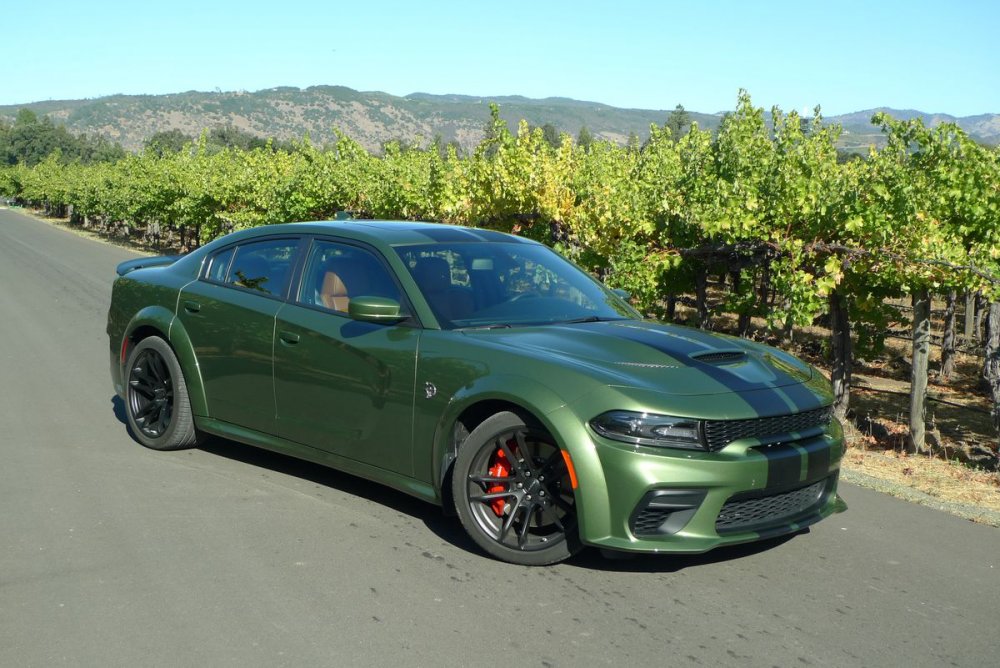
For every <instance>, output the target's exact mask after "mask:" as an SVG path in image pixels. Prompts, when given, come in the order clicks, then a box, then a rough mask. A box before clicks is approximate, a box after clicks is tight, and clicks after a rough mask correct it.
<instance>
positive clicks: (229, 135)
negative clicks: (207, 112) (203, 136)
mask: <svg viewBox="0 0 1000 668" xmlns="http://www.w3.org/2000/svg"><path fill="white" fill-rule="evenodd" d="M208 143H209V144H211V145H213V146H217V147H219V148H238V149H243V150H244V151H249V150H251V149H255V148H264V147H265V146H267V140H266V139H264V138H263V137H258V136H257V135H255V134H253V133H252V132H247V131H246V130H241V129H240V128H238V127H236V126H235V125H222V126H219V127H216V128H213V129H212V130H211V131H210V132H209V133H208Z"/></svg>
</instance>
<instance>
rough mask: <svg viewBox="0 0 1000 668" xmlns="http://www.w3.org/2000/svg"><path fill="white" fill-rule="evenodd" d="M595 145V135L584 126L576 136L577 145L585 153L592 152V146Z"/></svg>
mask: <svg viewBox="0 0 1000 668" xmlns="http://www.w3.org/2000/svg"><path fill="white" fill-rule="evenodd" d="M593 143H594V135H592V134H591V133H590V130H588V129H587V126H586V125H584V126H583V127H582V128H580V132H579V133H578V134H577V135H576V145H577V146H579V147H581V148H582V149H583V150H585V151H589V150H590V146H591V144H593Z"/></svg>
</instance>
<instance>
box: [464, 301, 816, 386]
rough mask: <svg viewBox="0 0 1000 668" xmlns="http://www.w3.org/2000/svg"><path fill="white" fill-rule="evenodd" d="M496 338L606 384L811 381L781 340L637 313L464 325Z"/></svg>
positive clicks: (807, 369)
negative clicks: (771, 343)
mask: <svg viewBox="0 0 1000 668" xmlns="http://www.w3.org/2000/svg"><path fill="white" fill-rule="evenodd" d="M466 333H467V334H468V335H470V336H476V337H477V338H479V337H481V339H482V340H486V341H490V342H491V343H493V344H494V345H498V346H502V347H505V348H509V349H511V350H512V351H519V352H520V353H522V354H528V355H532V356H535V357H539V358H542V359H544V360H546V361H549V362H552V363H556V364H563V365H568V366H571V367H575V368H578V369H580V368H583V369H585V370H586V372H588V373H589V375H592V376H595V375H596V376H600V377H603V379H604V381H605V383H606V384H608V385H612V386H620V387H635V388H641V389H648V390H654V391H657V392H662V393H664V394H670V395H678V396H682V395H683V396H695V395H712V394H727V393H732V392H750V391H753V390H761V389H767V388H778V387H787V386H790V385H797V384H801V383H805V382H807V381H809V380H810V379H811V378H812V373H813V372H812V368H811V367H810V366H809V365H808V364H806V363H804V362H802V361H800V360H798V359H796V358H795V357H793V356H791V355H788V354H787V353H784V352H782V351H780V350H777V349H775V348H770V347H768V346H764V345H760V344H757V343H754V342H751V341H747V340H744V339H737V338H733V337H728V336H722V335H719V334H712V333H709V332H703V331H701V330H697V329H690V328H687V327H680V326H677V325H667V324H663V323H657V322H649V321H639V320H618V321H610V322H588V323H575V324H563V325H546V326H543V327H523V328H512V329H492V330H466Z"/></svg>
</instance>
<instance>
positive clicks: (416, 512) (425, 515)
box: [199, 436, 477, 552]
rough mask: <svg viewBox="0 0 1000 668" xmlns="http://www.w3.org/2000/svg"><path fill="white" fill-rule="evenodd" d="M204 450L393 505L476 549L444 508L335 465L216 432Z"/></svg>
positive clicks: (436, 531) (451, 539)
mask: <svg viewBox="0 0 1000 668" xmlns="http://www.w3.org/2000/svg"><path fill="white" fill-rule="evenodd" d="M199 448H200V449H201V450H203V451H205V452H209V453H211V454H213V455H217V456H219V457H225V458H226V459H230V460H233V461H238V462H242V463H244V464H249V465H251V466H256V467H259V468H263V469H267V470H269V471H274V472H276V473H281V474H284V475H288V476H293V477H295V478H299V479H302V480H308V481H310V482H313V483H316V484H317V485H322V486H324V487H329V488H330V489H335V490H338V491H341V492H344V493H346V494H351V495H352V496H357V497H360V498H363V499H367V500H369V501H371V502H372V503H377V504H380V505H383V506H387V507H389V508H392V509H393V510H395V511H397V512H399V513H402V514H404V515H409V516H410V517H412V518H413V519H415V520H419V521H421V522H423V523H424V525H425V526H426V527H427V528H428V529H430V530H431V531H432V532H433V533H434V534H435V535H436V536H438V537H439V538H441V540H444V541H446V542H448V543H450V544H452V545H454V546H455V547H458V548H460V549H463V550H466V551H469V552H476V551H477V549H476V547H475V543H473V542H472V540H471V539H470V538H469V537H468V536H467V535H466V534H465V531H464V530H463V529H462V526H461V524H459V522H458V520H457V519H456V518H454V517H446V516H445V515H444V513H443V512H442V510H441V508H439V507H437V506H434V505H432V504H430V503H427V502H425V501H421V500H420V499H417V498H415V497H412V496H409V495H408V494H404V493H403V492H399V491H397V490H394V489H392V488H391V487H386V486H384V485H380V484H378V483H375V482H371V481H369V480H365V479H364V478H359V477H357V476H353V475H351V474H349V473H343V472H341V471H338V470H336V469H332V468H328V467H326V466H321V465H319V464H313V463H312V462H307V461H304V460H301V459H296V458H294V457H289V456H287V455H282V454H278V453H276V452H271V451H270V450H263V449H261V448H255V447H253V446H249V445H243V444H242V443H237V442H236V441H229V440H226V439H224V438H219V437H216V436H212V437H210V438H209V439H208V440H207V441H205V443H203V444H202V445H200V446H199Z"/></svg>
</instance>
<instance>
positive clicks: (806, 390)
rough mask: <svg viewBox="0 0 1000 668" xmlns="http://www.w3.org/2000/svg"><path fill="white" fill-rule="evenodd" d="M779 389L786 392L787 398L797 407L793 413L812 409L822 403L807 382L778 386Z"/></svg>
mask: <svg viewBox="0 0 1000 668" xmlns="http://www.w3.org/2000/svg"><path fill="white" fill-rule="evenodd" d="M793 380H794V379H793ZM778 391H779V392H782V393H784V395H785V398H786V399H788V401H789V402H791V404H792V405H793V406H794V407H795V410H794V411H791V412H793V413H801V412H804V411H811V410H813V409H814V408H819V407H820V405H821V404H820V399H819V398H818V397H817V396H816V393H815V392H813V390H812V388H810V387H809V386H808V385H807V384H806V383H802V382H796V383H795V384H794V385H785V386H783V387H781V388H778Z"/></svg>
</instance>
